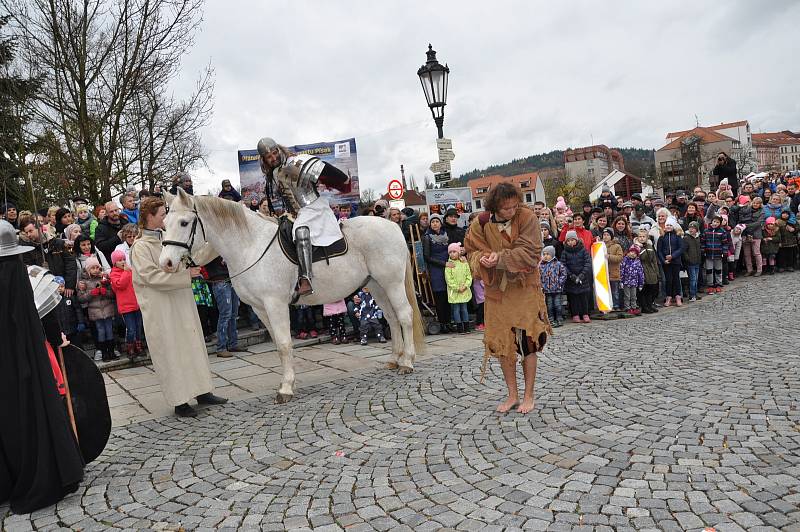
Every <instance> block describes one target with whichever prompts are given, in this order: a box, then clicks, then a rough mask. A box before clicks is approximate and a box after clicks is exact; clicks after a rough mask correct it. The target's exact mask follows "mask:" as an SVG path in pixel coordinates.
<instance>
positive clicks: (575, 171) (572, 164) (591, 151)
mask: <svg viewBox="0 0 800 532" xmlns="http://www.w3.org/2000/svg"><path fill="white" fill-rule="evenodd" d="M564 169H565V170H566V171H567V175H568V176H569V177H571V178H573V179H576V178H581V177H586V178H589V179H591V180H592V182H593V183H595V184H597V183H599V182H600V181H602V180H603V179H604V178H605V177H606V176H607V175H608V174H610V173H611V172H612V171H614V170H621V171H623V172H624V171H625V159H624V158H623V157H622V154H621V153H620V152H619V151H618V150H612V149H609V148H608V146H606V145H604V144H598V145H596V146H587V147H585V148H575V149H572V148H570V149H568V150H565V151H564Z"/></svg>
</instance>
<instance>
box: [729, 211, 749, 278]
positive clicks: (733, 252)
mask: <svg viewBox="0 0 800 532" xmlns="http://www.w3.org/2000/svg"><path fill="white" fill-rule="evenodd" d="M746 227H747V226H746V225H744V224H736V225H735V226H733V229H732V230H731V247H730V249H729V251H728V281H733V280H734V279H736V266H737V265H738V264H739V257H741V255H742V233H743V232H744V230H745V228H746Z"/></svg>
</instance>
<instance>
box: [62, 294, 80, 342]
mask: <svg viewBox="0 0 800 532" xmlns="http://www.w3.org/2000/svg"><path fill="white" fill-rule="evenodd" d="M54 311H55V313H56V317H57V318H58V324H59V325H60V326H61V331H62V332H63V333H64V334H66V335H68V336H69V335H70V334H74V333H76V332H77V331H78V324H79V323H83V324H84V325H85V322H86V319H85V318H84V316H83V310H82V309H81V306H80V304H79V303H78V297H77V296H76V295H75V294H73V295H72V297H62V298H61V301H60V302H59V303H58V305H56V308H55V309H54Z"/></svg>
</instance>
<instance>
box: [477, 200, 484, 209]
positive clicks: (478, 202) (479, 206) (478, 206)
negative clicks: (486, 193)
mask: <svg viewBox="0 0 800 532" xmlns="http://www.w3.org/2000/svg"><path fill="white" fill-rule="evenodd" d="M481 203H482V201H481V200H479V199H476V200H475V209H476V210H477V209H483V206H482V205H481Z"/></svg>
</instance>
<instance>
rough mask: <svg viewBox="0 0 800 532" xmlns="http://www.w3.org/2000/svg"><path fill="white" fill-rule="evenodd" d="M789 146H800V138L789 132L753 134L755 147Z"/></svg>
mask: <svg viewBox="0 0 800 532" xmlns="http://www.w3.org/2000/svg"><path fill="white" fill-rule="evenodd" d="M787 144H800V137H796V136H795V135H794V134H792V133H791V132H788V131H778V132H776V133H753V145H755V146H784V145H787Z"/></svg>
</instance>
